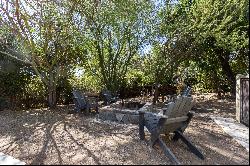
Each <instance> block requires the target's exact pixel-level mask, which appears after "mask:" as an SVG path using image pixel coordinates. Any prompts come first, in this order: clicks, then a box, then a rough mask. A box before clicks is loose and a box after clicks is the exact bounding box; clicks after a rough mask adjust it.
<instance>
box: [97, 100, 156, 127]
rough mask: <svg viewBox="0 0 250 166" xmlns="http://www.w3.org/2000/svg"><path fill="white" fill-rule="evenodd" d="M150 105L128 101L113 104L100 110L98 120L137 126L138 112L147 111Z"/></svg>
mask: <svg viewBox="0 0 250 166" xmlns="http://www.w3.org/2000/svg"><path fill="white" fill-rule="evenodd" d="M150 105H152V103H148V102H147V103H142V102H138V101H128V102H125V103H124V104H122V103H121V101H118V102H116V103H113V104H111V105H109V106H105V107H102V108H100V110H99V114H98V115H97V116H98V118H99V119H102V120H109V121H115V122H119V123H125V124H129V123H131V124H138V123H139V112H138V111H139V110H145V109H147V108H148V107H149V106H150Z"/></svg>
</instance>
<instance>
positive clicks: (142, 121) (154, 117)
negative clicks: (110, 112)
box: [139, 96, 204, 164]
mask: <svg viewBox="0 0 250 166" xmlns="http://www.w3.org/2000/svg"><path fill="white" fill-rule="evenodd" d="M192 106H193V102H192V98H191V97H187V96H178V98H177V99H176V101H175V102H170V103H169V104H168V105H167V108H166V109H164V110H163V111H162V112H160V113H158V114H156V113H151V112H147V111H139V135H140V139H141V140H144V139H145V133H144V126H145V127H146V128H147V129H148V131H149V132H150V138H151V140H150V145H151V146H154V145H155V143H158V144H159V145H160V147H161V148H162V149H163V151H164V153H165V155H166V156H167V157H169V158H170V159H171V161H173V163H175V164H180V162H179V160H178V159H177V158H176V157H175V155H174V154H173V153H172V152H171V150H170V149H169V148H168V147H167V146H166V144H165V143H164V142H163V141H162V139H161V138H160V134H169V133H174V137H173V140H174V141H177V140H178V139H181V140H182V141H183V142H184V143H185V144H186V145H187V146H188V147H189V149H190V150H191V152H193V153H194V154H196V155H197V156H198V157H199V158H201V159H204V156H203V155H202V153H201V152H200V151H199V150H198V149H197V148H196V147H195V145H194V144H193V143H191V142H190V140H189V139H188V138H187V137H186V136H184V135H183V132H184V131H185V129H186V128H187V127H188V124H189V123H190V121H191V119H192V117H193V114H192V113H191V112H190V110H191V108H192Z"/></svg>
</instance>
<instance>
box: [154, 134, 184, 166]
mask: <svg viewBox="0 0 250 166" xmlns="http://www.w3.org/2000/svg"><path fill="white" fill-rule="evenodd" d="M157 142H158V143H159V145H160V147H161V148H162V150H163V151H164V154H165V155H166V156H167V157H168V158H169V159H170V160H171V161H172V162H173V163H174V164H176V165H180V164H181V163H180V161H179V160H178V159H177V158H176V157H175V155H174V154H173V153H172V152H171V150H170V149H169V148H168V147H167V145H166V144H165V143H164V142H163V140H162V139H161V138H158V139H157Z"/></svg>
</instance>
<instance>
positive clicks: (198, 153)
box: [174, 131, 204, 160]
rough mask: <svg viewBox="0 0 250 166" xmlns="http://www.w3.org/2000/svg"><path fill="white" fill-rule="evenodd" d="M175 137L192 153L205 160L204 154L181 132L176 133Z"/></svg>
mask: <svg viewBox="0 0 250 166" xmlns="http://www.w3.org/2000/svg"><path fill="white" fill-rule="evenodd" d="M174 133H175V136H176V137H178V138H180V139H181V140H182V141H183V142H184V143H185V144H186V145H187V146H188V147H189V149H190V151H191V152H192V153H194V154H195V155H197V156H198V157H199V158H200V159H202V160H204V156H203V154H202V153H201V152H200V151H199V150H198V149H197V148H196V147H195V145H194V144H193V143H192V142H191V141H190V140H189V139H188V138H187V137H185V136H184V135H183V134H182V133H181V132H180V131H175V132H174Z"/></svg>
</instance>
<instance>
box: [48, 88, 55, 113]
mask: <svg viewBox="0 0 250 166" xmlns="http://www.w3.org/2000/svg"><path fill="white" fill-rule="evenodd" d="M48 91H49V96H48V104H49V108H55V107H56V88H55V86H51V87H48Z"/></svg>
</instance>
